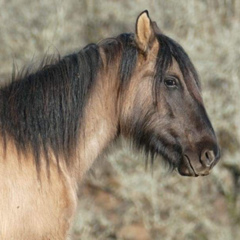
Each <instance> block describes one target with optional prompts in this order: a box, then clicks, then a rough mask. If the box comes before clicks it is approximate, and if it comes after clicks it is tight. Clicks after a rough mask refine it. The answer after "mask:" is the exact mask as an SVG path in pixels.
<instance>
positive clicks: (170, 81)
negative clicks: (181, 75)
mask: <svg viewBox="0 0 240 240" xmlns="http://www.w3.org/2000/svg"><path fill="white" fill-rule="evenodd" d="M164 84H165V85H166V86H167V87H169V88H174V87H177V80H176V79H174V78H168V79H165V80H164Z"/></svg>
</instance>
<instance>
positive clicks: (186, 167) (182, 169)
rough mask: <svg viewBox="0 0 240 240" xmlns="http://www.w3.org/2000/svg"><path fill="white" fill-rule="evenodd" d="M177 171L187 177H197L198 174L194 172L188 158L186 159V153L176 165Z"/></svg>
mask: <svg viewBox="0 0 240 240" xmlns="http://www.w3.org/2000/svg"><path fill="white" fill-rule="evenodd" d="M178 172H179V173H180V174H181V175H182V176H187V177H198V176H199V175H198V174H197V173H196V172H195V170H194V168H193V166H192V164H191V162H190V160H189V159H188V157H187V156H186V155H185V156H184V157H183V158H182V161H181V163H180V164H179V166H178Z"/></svg>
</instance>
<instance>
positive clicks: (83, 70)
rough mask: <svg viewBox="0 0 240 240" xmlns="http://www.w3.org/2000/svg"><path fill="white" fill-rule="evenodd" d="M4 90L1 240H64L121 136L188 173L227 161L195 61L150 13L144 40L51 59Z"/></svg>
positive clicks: (129, 36) (122, 40)
mask: <svg viewBox="0 0 240 240" xmlns="http://www.w3.org/2000/svg"><path fill="white" fill-rule="evenodd" d="M13 78H14V79H13V81H12V82H11V83H9V84H6V85H5V86H2V87H1V89H0V146H1V147H0V196H1V198H0V239H1V240H3V239H4V240H6V239H8V240H10V239H14V240H16V239H18V240H26V239H28V240H31V239H34V240H47V239H48V240H49V239H51V240H55V239H56V240H63V239H69V238H70V230H71V226H72V221H73V217H74V213H75V212H76V207H77V192H78V185H79V183H80V182H81V180H82V179H83V178H84V176H85V175H86V173H87V172H88V170H89V169H90V168H91V166H92V164H93V162H94V161H95V160H96V159H97V158H99V156H101V155H102V154H103V153H104V152H105V151H106V149H108V147H109V146H110V145H111V144H113V143H114V142H115V141H116V139H118V138H119V137H123V138H125V139H128V140H130V142H131V145H133V146H134V147H135V148H136V149H138V150H139V151H142V152H144V154H146V157H147V158H149V157H150V158H151V161H153V160H154V159H155V158H156V156H161V157H162V158H163V159H164V160H165V162H167V163H168V164H169V165H170V166H171V168H172V169H176V170H178V172H179V173H180V174H181V175H183V176H193V177H197V176H204V175H207V174H209V173H210V171H211V170H212V168H213V167H214V166H215V165H216V163H217V162H218V161H219V158H220V150H219V146H218V143H217V138H216V134H215V132H214V129H213V127H212V125H211V122H210V120H209V118H208V115H207V113H206V110H205V107H204V104H203V99H202V96H201V84H200V80H199V77H198V74H197V71H196V70H195V67H194V65H193V64H192V62H191V60H190V58H189V57H188V55H187V54H186V52H185V51H184V49H183V48H182V47H181V46H180V45H179V44H178V43H177V42H175V41H174V40H172V39H171V38H169V37H167V36H166V35H164V34H163V33H162V32H161V30H160V29H159V27H158V26H157V24H156V22H154V21H152V20H151V18H150V16H149V13H148V11H144V12H142V13H141V14H140V15H139V16H138V18H137V20H136V25H135V33H124V34H120V35H119V36H117V37H114V38H107V39H105V40H102V41H100V42H99V43H98V44H90V45H87V46H86V47H85V48H83V49H82V50H80V51H78V52H75V53H73V54H70V55H67V56H64V57H55V58H53V57H52V58H50V59H49V58H47V59H45V60H43V63H42V64H41V66H40V67H39V68H38V69H36V70H34V71H33V70H31V69H30V70H29V71H25V73H21V74H18V76H15V77H13Z"/></svg>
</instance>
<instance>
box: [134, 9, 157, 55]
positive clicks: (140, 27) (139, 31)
mask: <svg viewBox="0 0 240 240" xmlns="http://www.w3.org/2000/svg"><path fill="white" fill-rule="evenodd" d="M154 39H155V34H154V29H153V23H152V21H151V19H150V17H149V14H148V11H147V10H145V11H144V12H142V13H140V15H139V16H138V18H137V22H136V42H137V45H138V47H139V49H141V50H142V51H143V52H144V53H145V52H147V50H148V49H150V48H151V46H152V44H153V42H154Z"/></svg>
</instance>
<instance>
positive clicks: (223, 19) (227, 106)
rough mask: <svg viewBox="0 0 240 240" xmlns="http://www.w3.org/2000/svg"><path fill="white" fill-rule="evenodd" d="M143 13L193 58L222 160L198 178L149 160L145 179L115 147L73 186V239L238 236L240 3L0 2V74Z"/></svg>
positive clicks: (137, 162) (135, 159)
mask: <svg viewBox="0 0 240 240" xmlns="http://www.w3.org/2000/svg"><path fill="white" fill-rule="evenodd" d="M145 9H148V10H149V12H150V14H151V16H152V18H153V19H154V20H156V21H157V22H158V25H159V26H160V28H161V29H162V30H163V31H164V32H165V33H166V34H167V35H169V36H170V37H172V38H174V39H176V40H177V41H178V42H180V43H181V45H182V46H183V47H184V48H185V50H186V51H187V52H188V54H189V55H190V57H191V58H192V60H193V62H194V63H195V66H196V68H197V69H198V71H199V74H200V76H201V78H202V85H203V86H202V88H203V96H204V100H205V105H206V108H207V109H208V113H209V115H210V118H211V119H212V123H213V125H214V127H215V129H216V132H217V134H218V137H219V142H220V145H221V148H222V160H221V162H220V163H219V164H218V166H217V167H216V168H215V169H214V171H213V173H212V174H211V175H210V176H207V177H203V178H183V177H181V176H179V175H178V174H177V173H176V172H174V173H167V171H166V170H164V167H163V166H162V165H161V164H160V163H159V162H160V161H159V162H158V161H157V162H156V163H155V165H154V172H153V176H152V174H151V171H145V168H144V159H143V158H142V156H139V155H138V154H137V153H133V152H132V151H130V150H129V149H128V148H127V147H126V146H125V143H123V146H122V145H121V144H120V146H119V148H118V149H115V151H112V153H111V154H110V155H109V156H108V157H107V159H106V160H100V161H99V162H98V163H97V164H96V166H95V167H94V170H93V172H94V174H93V173H92V174H89V176H88V177H87V178H86V180H85V182H84V183H83V184H82V187H81V189H80V193H79V196H80V201H79V212H78V214H77V216H76V221H75V226H74V230H73V234H74V239H75V240H78V239H82V240H93V239H99V240H102V239H103V240H105V239H109V240H110V239H118V240H120V239H124V240H141V239H142V240H148V239H151V240H159V239H164V240H165V239H166V240H168V239H169V240H172V239H176V240H195V239H199V240H200V239H201V240H207V239H208V240H216V239H219V240H235V239H240V226H239V225H240V200H239V192H240V191H239V189H240V180H239V179H240V178H239V176H240V164H239V161H240V152H239V147H240V126H239V125H240V123H239V121H240V111H239V101H240V100H239V98H240V48H239V46H240V34H239V33H240V1H236V0H204V1H203V0H186V1H177V0H168V1H165V0H159V1H154V0H136V1H127V0H121V1H116V0H112V1H110V0H102V1H94V0H88V1H87V0H83V1H77V0H41V1H30V0H18V1H10V0H8V1H7V0H0V64H1V69H0V76H1V78H2V80H3V81H4V79H9V78H10V75H11V71H12V62H13V59H14V62H15V63H16V64H17V65H18V66H19V68H21V67H22V66H24V65H28V64H29V63H30V62H31V61H32V60H33V59H34V60H35V59H40V58H41V57H42V56H43V55H44V54H45V53H46V52H48V53H52V52H55V53H56V52H60V53H61V54H65V53H68V52H71V51H73V50H75V49H79V48H81V47H83V46H84V45H86V44H87V43H89V42H96V41H99V40H100V39H102V38H105V37H110V36H115V35H116V34H119V33H121V32H129V31H133V30H134V23H135V19H136V16H137V15H138V14H139V12H141V11H142V10H145Z"/></svg>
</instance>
